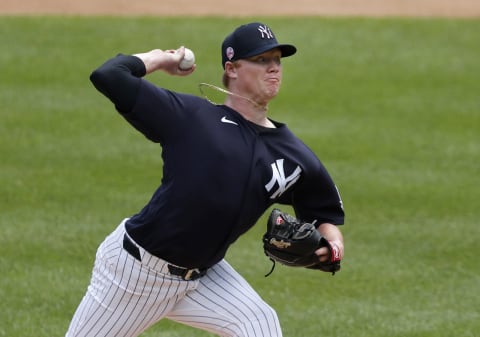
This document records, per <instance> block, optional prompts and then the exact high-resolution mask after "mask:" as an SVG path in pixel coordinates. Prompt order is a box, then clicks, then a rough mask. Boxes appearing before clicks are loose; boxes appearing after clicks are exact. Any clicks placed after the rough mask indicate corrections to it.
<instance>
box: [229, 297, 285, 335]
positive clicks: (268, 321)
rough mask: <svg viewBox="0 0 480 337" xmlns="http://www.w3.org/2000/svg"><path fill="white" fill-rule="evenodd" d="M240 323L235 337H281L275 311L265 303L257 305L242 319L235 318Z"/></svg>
mask: <svg viewBox="0 0 480 337" xmlns="http://www.w3.org/2000/svg"><path fill="white" fill-rule="evenodd" d="M237 317H238V319H239V320H240V322H238V325H237V329H235V330H237V332H236V333H235V334H233V335H231V336H235V337H253V336H256V337H282V331H281V328H280V322H279V319H278V315H277V313H276V311H275V310H274V309H273V308H272V307H271V306H269V305H268V304H267V303H265V302H262V303H258V305H256V306H255V307H254V308H251V309H250V311H249V312H248V313H247V314H246V315H244V316H243V317H239V316H237Z"/></svg>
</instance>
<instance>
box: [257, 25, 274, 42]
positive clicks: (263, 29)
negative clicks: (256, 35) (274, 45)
mask: <svg viewBox="0 0 480 337" xmlns="http://www.w3.org/2000/svg"><path fill="white" fill-rule="evenodd" d="M258 31H259V32H260V33H261V34H262V39H264V38H267V39H273V38H274V36H273V33H272V31H271V30H270V28H268V27H267V26H258Z"/></svg>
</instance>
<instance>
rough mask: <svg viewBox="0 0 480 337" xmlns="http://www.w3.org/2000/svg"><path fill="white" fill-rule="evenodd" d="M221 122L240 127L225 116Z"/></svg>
mask: <svg viewBox="0 0 480 337" xmlns="http://www.w3.org/2000/svg"><path fill="white" fill-rule="evenodd" d="M221 121H222V123H229V124H234V125H238V124H237V123H236V122H234V121H232V120H230V119H228V118H227V116H223V117H222V119H221Z"/></svg>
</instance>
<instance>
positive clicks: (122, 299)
mask: <svg viewBox="0 0 480 337" xmlns="http://www.w3.org/2000/svg"><path fill="white" fill-rule="evenodd" d="M123 233H124V228H123V223H122V224H120V225H119V227H118V228H117V229H116V230H115V231H114V232H113V233H112V234H110V235H109V236H108V237H107V238H106V239H105V241H104V242H103V243H102V244H101V245H100V246H99V248H98V250H97V254H96V260H95V264H94V267H93V271H92V278H91V281H90V285H89V287H88V289H87V293H86V294H85V296H84V298H83V300H82V302H81V303H80V305H79V307H78V308H77V311H76V312H75V315H74V317H73V318H72V321H71V324H70V327H69V330H68V332H67V334H66V337H87V336H88V337H92V336H98V337H113V336H116V337H117V336H123V337H136V336H138V335H140V334H141V333H142V332H143V331H145V330H146V329H148V328H149V327H150V326H152V325H153V324H155V323H156V322H158V321H159V320H161V319H162V318H164V317H168V318H169V319H172V320H175V321H178V322H181V323H184V324H188V325H190V326H193V327H197V328H200V329H203V330H206V331H210V332H212V333H215V334H217V335H219V336H222V337H234V336H236V337H281V336H282V333H281V330H280V325H279V323H278V318H277V316H276V313H275V312H274V311H273V309H272V308H270V306H268V305H267V304H266V303H265V302H264V301H263V300H262V299H261V298H260V296H259V295H258V294H257V293H256V292H255V291H254V290H253V288H252V287H251V286H250V285H249V284H248V283H247V282H246V281H245V280H244V279H243V277H241V276H240V275H239V274H238V273H237V272H236V271H235V270H234V269H233V268H232V267H231V266H230V265H229V264H228V263H227V262H226V261H222V262H220V263H219V264H217V265H215V266H214V267H212V268H211V269H209V270H208V272H207V275H205V276H204V277H203V278H200V279H198V280H195V281H184V280H182V279H180V278H178V277H176V276H170V275H169V274H165V270H167V269H166V262H165V261H163V262H162V260H160V259H158V258H155V257H152V256H150V255H148V254H146V253H144V254H143V257H142V262H140V261H138V260H136V259H135V258H133V257H132V256H130V255H129V254H128V253H127V252H126V251H125V250H124V249H123V247H122V245H121V242H122V238H123Z"/></svg>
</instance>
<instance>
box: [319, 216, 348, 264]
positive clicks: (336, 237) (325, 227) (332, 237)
mask: <svg viewBox="0 0 480 337" xmlns="http://www.w3.org/2000/svg"><path fill="white" fill-rule="evenodd" d="M317 230H318V231H319V232H320V234H321V235H322V236H323V237H324V238H325V239H327V240H328V241H330V242H331V244H335V245H336V246H337V247H338V249H339V252H340V259H342V258H343V255H344V253H345V248H344V241H343V234H342V232H341V231H340V229H339V228H338V226H336V225H333V224H330V223H322V224H321V225H320V226H318V228H317ZM321 253H322V254H321V255H323V253H324V251H322V252H321Z"/></svg>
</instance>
